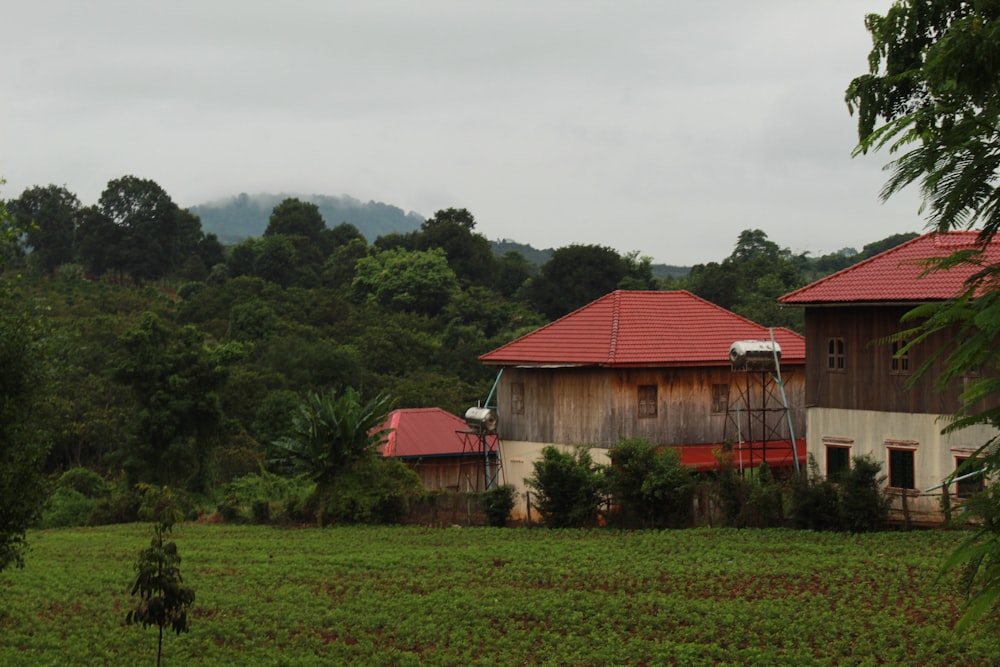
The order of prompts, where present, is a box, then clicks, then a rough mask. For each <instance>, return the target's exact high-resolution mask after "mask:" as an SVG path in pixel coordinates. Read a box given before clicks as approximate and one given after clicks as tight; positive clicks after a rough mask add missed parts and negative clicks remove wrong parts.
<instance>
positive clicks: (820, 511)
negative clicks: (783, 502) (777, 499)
mask: <svg viewBox="0 0 1000 667" xmlns="http://www.w3.org/2000/svg"><path fill="white" fill-rule="evenodd" d="M841 512H842V510H841V506H840V494H839V493H838V491H837V487H836V486H835V485H834V484H833V482H831V481H829V480H828V479H826V478H824V477H823V476H822V475H821V474H820V472H819V464H817V463H816V459H815V457H814V456H813V455H812V454H810V455H809V467H808V472H807V471H802V472H801V473H800V474H799V475H797V476H796V477H795V478H793V480H792V497H791V512H790V514H791V519H792V525H793V526H794V527H796V528H804V529H808V530H840V529H841V526H843V517H842V516H841Z"/></svg>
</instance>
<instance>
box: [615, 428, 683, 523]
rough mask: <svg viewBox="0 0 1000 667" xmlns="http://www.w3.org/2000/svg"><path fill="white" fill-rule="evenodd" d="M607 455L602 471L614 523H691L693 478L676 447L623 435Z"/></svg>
mask: <svg viewBox="0 0 1000 667" xmlns="http://www.w3.org/2000/svg"><path fill="white" fill-rule="evenodd" d="M609 455H610V456H611V463H612V464H611V466H610V467H608V468H606V469H605V474H606V475H607V489H608V493H609V495H610V497H611V500H612V502H613V503H614V504H615V505H616V508H617V512H616V513H615V514H614V515H613V516H614V519H615V521H616V522H618V523H620V524H621V525H622V526H625V527H642V528H680V527H686V526H689V525H691V508H692V501H693V498H692V496H693V493H694V478H693V477H692V475H691V473H690V471H689V470H688V469H687V468H685V467H684V465H682V464H681V457H680V454H678V453H677V452H676V450H673V449H670V448H667V447H657V446H656V445H654V444H653V443H651V442H649V441H648V440H644V439H642V438H623V439H622V440H621V441H620V442H619V443H618V445H616V446H615V447H614V449H612V450H611V451H610V452H609Z"/></svg>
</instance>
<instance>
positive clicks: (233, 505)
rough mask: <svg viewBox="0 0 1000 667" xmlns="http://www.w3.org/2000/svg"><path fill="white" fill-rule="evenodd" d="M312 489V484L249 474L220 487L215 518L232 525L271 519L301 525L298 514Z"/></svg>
mask: <svg viewBox="0 0 1000 667" xmlns="http://www.w3.org/2000/svg"><path fill="white" fill-rule="evenodd" d="M315 488H316V485H315V484H314V483H312V482H310V481H309V480H305V479H301V478H295V477H292V478H289V477H280V476H278V475H274V474H272V473H269V472H261V473H251V474H249V475H244V476H242V477H238V478H237V479H234V480H233V481H232V482H230V483H228V484H226V485H225V486H224V487H223V501H222V502H221V503H219V507H218V509H219V514H220V515H222V518H223V519H224V520H226V521H232V522H242V521H252V522H254V523H267V522H268V521H270V520H271V517H272V516H277V517H283V518H284V519H286V520H289V521H301V520H303V519H304V518H305V517H304V515H303V514H302V508H303V505H304V504H305V499H306V498H307V497H308V496H309V495H310V494H312V493H313V492H314V490H315Z"/></svg>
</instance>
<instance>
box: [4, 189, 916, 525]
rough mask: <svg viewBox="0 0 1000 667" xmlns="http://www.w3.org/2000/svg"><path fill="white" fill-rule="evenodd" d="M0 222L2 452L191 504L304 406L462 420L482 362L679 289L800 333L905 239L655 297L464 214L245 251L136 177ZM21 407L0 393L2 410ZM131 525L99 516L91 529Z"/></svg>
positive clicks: (312, 222) (22, 200) (771, 255)
mask: <svg viewBox="0 0 1000 667" xmlns="http://www.w3.org/2000/svg"><path fill="white" fill-rule="evenodd" d="M4 203H5V207H6V210H7V214H8V215H7V216H6V218H7V222H6V223H5V224H6V225H7V229H8V230H10V229H14V230H18V233H16V234H11V233H8V234H7V235H6V236H0V239H4V241H3V245H2V246H0V262H2V264H0V267H2V270H3V271H2V275H0V279H2V280H0V285H2V290H0V299H2V301H3V302H4V303H3V310H4V312H6V313H8V314H10V313H16V314H18V319H12V318H11V317H8V318H6V319H2V320H0V326H2V327H3V328H4V329H5V330H3V331H0V339H7V340H15V337H13V334H14V333H17V332H22V333H23V332H24V331H27V330H29V329H30V331H31V332H32V334H31V340H34V341H35V342H34V343H33V344H31V351H32V354H36V356H37V359H38V360H39V364H40V366H38V373H36V374H35V375H33V376H32V378H33V379H32V382H31V386H30V391H31V401H30V404H28V405H30V408H28V409H26V410H22V411H21V412H19V413H18V414H19V424H20V426H18V428H19V429H20V431H19V433H20V434H21V435H20V436H18V437H27V436H26V435H25V434H28V433H30V437H31V440H32V442H37V443H44V445H43V451H44V460H45V464H44V469H45V472H46V473H47V474H49V475H51V476H52V478H53V479H55V477H56V476H58V475H59V474H61V473H64V472H65V471H68V470H77V469H81V468H83V469H87V470H90V471H94V472H96V473H97V475H98V476H99V477H100V478H101V479H102V480H105V482H107V483H109V484H112V485H118V486H119V487H120V488H129V487H130V486H131V485H133V484H135V483H137V482H147V483H153V484H165V485H170V486H172V487H174V488H178V489H185V490H187V491H188V492H191V493H196V494H201V495H202V496H203V497H206V498H213V497H217V495H218V493H219V490H220V489H221V488H222V486H223V485H224V484H225V483H227V482H230V481H231V480H233V479H236V478H238V477H240V476H241V475H244V474H246V473H250V472H259V471H262V470H273V469H274V463H273V461H272V458H273V457H272V455H273V448H272V444H273V443H274V442H276V441H278V440H280V439H281V438H282V437H284V436H286V435H287V434H288V433H289V431H290V429H292V428H293V423H292V422H293V416H294V414H295V410H296V409H297V407H298V406H299V405H300V404H301V402H302V400H303V398H304V396H305V395H306V394H307V393H308V392H322V391H329V390H336V391H341V390H344V389H346V388H348V387H351V388H355V389H357V390H358V392H360V394H361V395H362V396H364V397H366V398H367V397H374V396H377V395H387V396H390V397H391V398H392V401H393V403H392V405H393V407H425V406H437V407H441V408H444V409H446V410H449V411H451V412H453V413H456V414H462V413H464V411H465V409H466V408H468V407H470V406H474V405H477V404H479V403H480V402H481V401H482V400H483V399H485V398H486V396H487V394H488V392H489V390H490V388H491V386H492V384H493V382H494V379H495V378H494V374H495V370H494V369H492V368H488V367H485V366H483V365H482V364H480V363H479V362H478V360H477V357H478V356H479V355H481V354H483V353H485V352H488V351H489V350H491V349H493V348H495V347H497V346H499V345H501V344H503V343H506V342H508V341H510V340H512V339H514V338H515V337H517V336H519V335H522V334H524V333H527V332H528V331H531V330H532V329H534V328H536V327H538V326H540V325H542V324H544V323H546V322H548V321H550V320H552V319H554V318H558V317H561V316H562V315H565V314H567V313H569V312H570V311H572V310H574V309H576V308H579V307H580V306H583V305H585V304H586V303H588V302H590V301H591V300H593V299H596V298H598V297H600V296H602V295H604V294H606V293H608V292H609V291H612V290H614V289H618V288H621V289H643V290H648V289H687V290H690V291H692V292H694V293H695V294H698V295H700V296H702V297H704V298H706V299H708V300H710V301H713V302H715V303H718V304H719V305H721V306H724V307H726V308H729V309H732V310H733V311H735V312H737V313H740V314H742V315H745V316H747V317H749V318H751V319H754V320H756V321H758V322H760V323H761V324H764V325H768V326H789V327H792V328H795V329H801V320H800V318H801V313H799V312H797V311H795V310H781V309H779V308H778V307H777V304H776V302H775V299H776V298H777V297H778V296H780V295H781V294H783V293H785V292H787V291H789V290H792V289H795V288H797V287H799V286H801V285H804V284H806V283H807V282H809V281H811V280H814V279H816V278H817V277H819V276H822V275H825V274H827V273H830V272H832V271H835V270H837V269H840V268H843V267H845V266H847V265H849V264H850V263H852V262H854V261H858V260H860V259H862V258H864V257H867V256H869V255H871V254H874V253H875V252H878V251H880V250H884V249H886V248H888V247H891V246H892V245H894V244H896V243H899V242H901V241H903V240H905V239H906V238H909V236H899V237H892V238H889V239H885V240H883V241H879V242H875V243H871V244H869V245H866V246H865V247H864V249H863V251H862V252H860V253H856V254H852V253H837V254H834V255H830V256H825V257H821V258H810V257H807V256H804V255H794V254H792V253H791V252H790V251H788V250H787V249H782V248H780V247H778V246H777V245H776V244H775V243H773V242H772V241H770V240H769V239H768V238H767V235H766V234H765V233H764V232H763V231H761V230H746V231H744V232H742V233H741V234H740V235H739V238H737V239H735V240H734V250H733V252H732V254H731V255H729V256H728V257H726V258H723V259H721V260H720V261H719V262H713V263H709V264H705V265H698V266H694V267H691V270H690V272H689V273H688V274H687V275H684V276H679V277H678V276H667V277H666V278H657V277H655V276H654V274H653V270H652V264H651V261H650V259H649V258H646V257H641V256H639V255H638V253H631V254H626V255H622V254H619V253H618V252H616V251H615V250H612V249H610V248H606V247H602V246H594V245H577V244H571V245H567V246H565V247H561V248H557V249H555V250H553V251H551V253H550V254H549V255H548V257H547V259H546V260H545V261H544V262H543V263H541V264H536V263H533V262H532V261H531V260H529V258H526V257H525V255H524V254H522V253H521V252H519V251H518V250H515V249H512V248H506V249H500V250H501V252H499V254H498V252H496V251H495V249H494V248H493V247H492V246H491V244H490V242H489V241H488V240H487V239H486V238H485V237H484V236H482V235H481V234H479V233H478V232H477V231H476V221H475V218H474V216H473V214H472V213H471V212H470V211H468V210H466V209H445V210H441V211H437V212H436V213H435V214H434V215H433V216H432V217H431V218H429V219H426V220H424V221H423V222H421V223H420V225H419V227H417V228H415V229H411V230H405V229H404V230H393V231H390V232H387V233H384V234H381V235H379V236H378V237H377V238H375V239H374V240H373V241H369V240H368V239H367V238H366V237H365V235H364V234H363V233H361V231H359V229H358V228H357V227H356V226H354V225H352V224H350V223H345V222H339V223H336V224H334V225H332V226H331V225H330V224H328V221H327V220H326V219H325V218H324V216H323V213H322V211H321V209H320V207H319V206H317V205H316V204H314V203H311V202H306V201H302V200H299V199H296V198H286V199H284V200H282V201H280V202H278V203H276V204H275V205H274V206H273V207H272V209H271V211H270V212H269V215H268V221H267V225H266V227H265V228H264V229H263V231H262V233H261V234H260V236H255V237H248V238H245V239H244V240H242V241H240V242H238V243H235V244H224V243H223V242H221V241H220V240H219V238H218V237H217V236H216V235H215V234H211V233H205V231H204V228H203V225H202V221H201V219H200V218H199V217H198V216H197V215H196V214H195V213H193V212H192V211H189V210H184V209H181V208H180V207H178V206H177V205H176V204H175V203H174V202H173V200H172V199H171V197H170V196H169V194H168V193H166V192H165V191H164V190H163V189H162V188H161V187H160V186H159V185H157V184H156V183H155V182H153V181H151V180H147V179H141V178H136V177H134V176H124V177H122V178H118V179H115V180H112V181H110V182H109V183H108V184H107V188H106V189H105V190H104V192H103V193H102V194H101V196H100V199H99V201H98V202H97V203H96V204H94V205H90V206H83V205H82V204H81V203H80V201H79V199H78V198H77V197H76V195H74V194H73V193H72V192H69V191H68V190H66V189H65V188H64V187H59V186H54V185H49V186H36V187H32V188H29V189H26V190H25V191H24V192H22V193H20V194H19V195H18V196H16V197H14V198H12V199H9V200H7V201H6V202H4ZM533 259H534V258H533ZM25 327H28V329H26V328H25ZM16 340H21V341H22V342H24V341H27V340H28V338H25V337H24V336H22V337H21V338H20V339H16ZM25 345H28V343H27V342H25ZM19 350H20V348H18V349H14V348H12V350H11V352H10V355H9V356H10V357H11V358H12V359H14V358H16V359H21V358H23V357H24V354H23V352H22V351H19ZM28 390H29V388H28V387H27V386H26V385H24V386H22V385H21V384H17V383H12V382H7V383H6V384H5V385H4V386H2V387H0V392H3V393H4V396H3V398H4V401H5V402H6V404H10V405H14V403H13V402H12V401H13V400H14V399H18V398H24V397H25V396H27V393H28ZM11 428H13V427H11ZM11 442H12V440H11ZM8 444H9V443H8ZM76 490H77V491H79V489H76ZM81 493H82V491H81ZM121 502H122V503H125V501H121ZM129 507H131V506H129ZM129 507H126V506H124V505H123V506H115V505H114V503H113V502H110V504H109V505H108V507H106V512H105V518H106V519H107V520H113V519H115V518H116V517H127V516H129V514H128V513H129V511H133V510H134V508H133V510H130V509H129Z"/></svg>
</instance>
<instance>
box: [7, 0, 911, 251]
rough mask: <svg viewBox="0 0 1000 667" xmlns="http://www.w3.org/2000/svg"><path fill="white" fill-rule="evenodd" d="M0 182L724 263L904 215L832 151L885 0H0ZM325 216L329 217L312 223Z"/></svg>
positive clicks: (871, 161) (843, 140)
mask: <svg viewBox="0 0 1000 667" xmlns="http://www.w3.org/2000/svg"><path fill="white" fill-rule="evenodd" d="M3 5H4V10H3V14H2V15H3V23H4V36H3V38H2V39H0V91H2V101H0V176H3V177H5V178H6V179H7V184H6V186H4V187H3V189H2V190H0V197H3V198H8V199H9V198H13V197H16V196H18V195H19V194H20V193H21V192H22V191H23V190H24V188H26V187H30V186H32V185H47V184H49V183H55V184H57V185H63V186H65V187H66V188H68V189H69V190H71V191H72V192H74V193H76V194H77V195H78V196H79V198H80V200H81V201H82V202H83V203H84V204H93V203H96V201H97V198H98V197H99V196H100V193H101V191H102V190H103V189H104V186H105V185H106V184H107V182H108V181H109V180H111V179H114V178H118V177H120V176H123V175H126V174H132V175H135V176H139V177H142V178H149V179H152V180H154V181H156V182H157V183H159V184H160V186H162V187H163V188H164V189H165V190H166V191H167V192H168V193H169V194H170V195H171V197H172V198H173V199H174V201H175V202H177V203H178V204H179V205H181V206H184V207H187V206H193V205H195V204H201V203H204V202H206V201H210V200H214V199H218V198H221V197H228V196H231V195H235V194H238V193H240V192H246V193H249V194H253V193H257V192H273V193H279V192H285V193H302V194H309V193H317V194H327V195H343V194H346V195H350V196H352V197H356V198H358V199H362V200H365V201H367V200H376V201H382V202H385V203H387V204H392V205H395V206H398V207H400V208H402V209H404V210H406V211H415V212H417V213H419V214H421V215H423V216H430V215H432V214H433V213H434V211H436V210H438V209H441V208H446V207H449V206H454V207H464V208H468V209H469V210H470V211H471V212H472V213H473V215H475V217H476V220H477V231H479V232H480V233H482V234H483V235H485V236H486V237H487V238H489V239H500V238H510V239H513V240H516V241H519V242H522V243H529V244H531V245H533V246H535V247H536V248H548V247H552V248H557V247H561V246H566V245H569V244H571V243H594V244H600V245H605V246H610V247H612V248H614V249H616V250H618V251H619V252H622V253H626V252H630V251H633V250H637V251H639V252H640V253H641V254H642V255H648V256H650V257H652V258H653V259H654V261H656V262H657V263H668V264H678V265H691V264H695V263H699V262H708V261H719V260H721V259H723V258H725V257H726V256H728V255H729V254H730V253H731V252H732V249H733V246H734V244H735V241H736V238H737V236H738V235H739V233H740V231H741V230H743V229H748V228H758V229H762V230H764V231H765V232H766V233H767V235H768V237H769V238H770V239H771V240H772V241H774V242H776V243H777V244H778V245H780V246H782V247H787V248H791V249H792V250H793V251H796V252H800V251H809V252H811V253H812V254H813V255H821V254H824V253H827V252H832V251H835V250H839V249H840V248H843V247H845V246H852V247H856V248H857V249H859V250H860V249H861V247H862V246H863V245H864V244H866V243H869V242H872V241H876V240H879V239H881V238H884V237H886V236H889V235H890V234H895V233H899V232H906V231H921V230H923V228H924V224H925V223H924V220H923V219H922V218H921V216H920V215H919V213H918V210H917V209H918V199H917V193H916V192H911V193H908V194H906V195H905V196H898V198H897V199H895V200H894V201H892V202H889V203H888V204H882V203H881V202H880V200H879V196H878V195H879V191H880V189H881V187H882V184H883V182H884V181H885V177H886V174H885V173H884V172H883V171H882V165H883V164H884V163H885V162H887V161H888V160H889V156H888V155H882V154H877V155H874V156H867V157H864V158H853V159H852V158H851V151H852V148H853V147H854V145H855V143H856V133H855V132H856V128H855V122H854V118H852V117H851V116H850V115H849V113H848V111H847V107H846V105H845V103H844V89H845V88H846V87H847V85H848V84H849V82H850V80H851V79H852V78H853V77H854V76H857V75H859V74H862V73H864V71H865V70H866V67H867V60H866V58H867V54H868V51H869V49H870V45H871V40H870V35H869V34H868V33H867V31H866V30H865V27H864V16H865V14H867V13H871V12H876V13H884V12H885V10H886V9H887V8H888V7H889V6H890V5H891V2H890V0H868V1H863V0H809V1H805V0H754V1H753V2H748V1H747V0H721V1H716V2H711V3H708V2H691V1H688V2H679V1H676V0H665V1H664V0H661V1H653V0H641V1H640V0H615V1H611V0H608V1H602V2H597V1H589V0H535V1H533V2H527V1H520V0H497V1H483V0H454V1H444V0H422V1H420V2H414V1H412V0H407V1H403V0H400V1H396V2H379V1H376V0H354V1H352V2H337V1H334V0H315V1H309V2H307V1H297V0H286V1H285V2H281V3H277V2H261V1H259V0H197V1H195V0H171V1H170V2H157V3H153V2H143V1H141V0H95V1H94V2H81V1H80V0H33V1H32V2H13V1H11V0H6V1H4V2H3ZM327 222H328V223H329V224H330V225H331V226H332V225H335V224H337V223H338V222H340V221H327Z"/></svg>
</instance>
